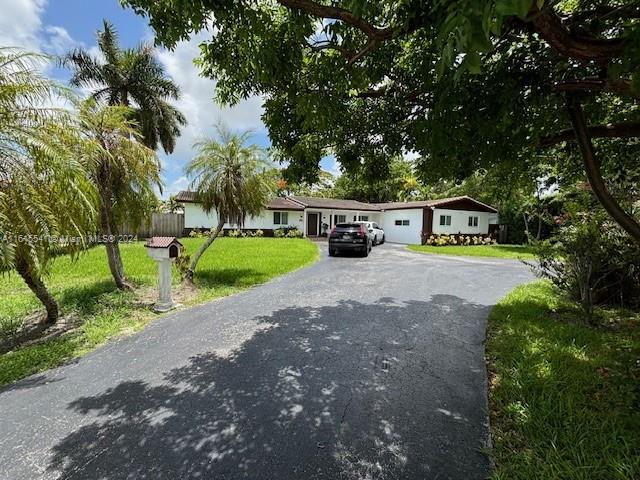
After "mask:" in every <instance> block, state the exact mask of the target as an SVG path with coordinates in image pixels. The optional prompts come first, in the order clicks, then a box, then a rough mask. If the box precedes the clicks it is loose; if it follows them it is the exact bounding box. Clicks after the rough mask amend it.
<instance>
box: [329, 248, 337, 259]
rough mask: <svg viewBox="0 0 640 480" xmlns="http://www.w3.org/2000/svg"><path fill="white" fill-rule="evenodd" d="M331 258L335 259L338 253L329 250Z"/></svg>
mask: <svg viewBox="0 0 640 480" xmlns="http://www.w3.org/2000/svg"><path fill="white" fill-rule="evenodd" d="M329 256H330V257H335V256H336V251H335V250H332V249H331V248H330V249H329Z"/></svg>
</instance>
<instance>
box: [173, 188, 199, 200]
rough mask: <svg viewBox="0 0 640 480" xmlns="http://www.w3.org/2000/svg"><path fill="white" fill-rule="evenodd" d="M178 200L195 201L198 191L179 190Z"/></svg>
mask: <svg viewBox="0 0 640 480" xmlns="http://www.w3.org/2000/svg"><path fill="white" fill-rule="evenodd" d="M176 200H177V201H178V202H187V203H195V202H196V192H190V191H188V190H182V191H181V192H178V194H177V195H176Z"/></svg>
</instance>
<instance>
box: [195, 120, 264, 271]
mask: <svg viewBox="0 0 640 480" xmlns="http://www.w3.org/2000/svg"><path fill="white" fill-rule="evenodd" d="M248 138H249V133H242V134H235V133H232V132H231V131H230V130H228V129H227V128H225V127H223V126H221V125H219V126H218V127H217V138H214V139H212V140H203V141H201V142H198V143H196V144H195V145H194V148H195V149H196V150H197V152H198V153H197V155H196V156H195V157H194V158H193V160H191V161H190V162H189V164H188V165H187V168H186V173H187V175H188V176H190V177H192V178H193V181H192V187H193V188H195V190H196V195H197V198H198V201H199V202H200V203H201V205H202V209H203V210H204V211H205V212H206V213H210V212H212V211H215V212H216V214H217V217H218V225H217V226H216V228H215V230H214V229H212V230H211V232H210V233H209V237H208V238H207V239H206V240H205V242H204V243H203V244H202V245H201V246H200V248H199V249H198V251H197V252H196V254H195V255H194V256H193V259H192V260H191V264H190V265H189V268H188V270H187V272H186V274H185V276H184V280H185V281H187V282H193V275H194V273H195V271H196V267H197V265H198V262H199V260H200V257H202V254H203V253H204V252H205V251H206V250H207V248H209V247H210V246H211V244H212V243H213V242H214V241H215V239H216V238H217V237H218V235H219V234H220V232H221V231H222V228H223V227H224V224H225V223H229V224H232V225H237V226H242V225H244V221H245V219H246V217H247V216H252V217H253V216H256V215H259V214H260V212H262V211H263V210H264V208H265V206H266V205H267V203H268V202H269V197H270V196H271V195H273V193H274V190H275V183H274V181H273V175H272V172H271V170H273V169H272V167H271V165H269V164H268V163H267V162H266V161H265V158H264V152H263V150H262V149H261V148H260V147H258V146H257V145H253V144H252V145H247V140H248Z"/></svg>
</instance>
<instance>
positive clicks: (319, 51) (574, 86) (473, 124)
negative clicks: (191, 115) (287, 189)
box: [124, 0, 640, 242]
mask: <svg viewBox="0 0 640 480" xmlns="http://www.w3.org/2000/svg"><path fill="white" fill-rule="evenodd" d="M124 3H126V4H128V5H132V6H133V7H134V8H135V9H136V11H137V12H138V13H141V14H145V15H148V16H149V18H150V22H151V25H152V26H153V27H154V28H155V30H156V32H157V34H158V40H159V41H160V42H163V43H164V44H166V45H169V46H171V45H173V44H175V42H176V41H178V40H180V39H184V38H187V37H188V36H189V35H190V34H191V33H192V32H194V31H197V30H201V29H204V28H208V29H210V30H211V31H215V32H216V33H215V35H213V36H212V38H211V39H210V40H209V41H207V42H205V43H204V44H203V46H202V49H201V56H200V58H199V59H198V61H199V64H200V66H201V68H202V71H203V72H204V74H206V75H208V76H210V77H212V78H214V79H215V80H216V81H217V88H216V92H217V96H218V98H219V99H220V100H221V101H223V102H226V103H234V102H236V101H238V100H239V99H241V98H244V97H246V96H248V95H262V96H263V97H264V98H265V114H264V119H265V122H266V123H267V126H268V127H269V133H270V138H271V140H272V142H273V144H274V145H275V147H277V148H278V149H280V150H281V151H282V152H284V153H283V154H284V155H285V156H287V157H288V158H289V159H290V164H289V169H290V170H291V171H292V172H294V173H295V174H297V175H300V176H305V175H313V174H314V173H315V172H316V171H317V164H318V160H319V159H320V158H321V157H322V156H323V155H325V154H326V153H327V151H331V152H333V153H334V154H335V155H336V157H337V158H338V160H339V161H340V162H341V164H342V165H343V167H344V168H345V169H347V170H357V169H359V168H361V166H364V167H365V168H366V169H367V170H368V172H369V176H370V178H377V177H380V176H381V175H388V161H387V159H388V158H390V157H391V156H393V155H397V154H400V153H401V152H402V151H403V150H409V151H415V152H418V153H419V154H420V155H421V157H420V161H419V163H418V168H419V171H420V173H421V175H423V176H425V177H429V178H431V179H435V180H438V179H440V178H451V179H463V178H466V177H467V176H469V175H470V174H471V173H473V172H474V171H476V170H478V169H480V168H485V169H487V170H492V169H494V168H496V167H497V166H500V167H501V169H502V171H504V172H509V175H510V176H512V175H514V176H517V175H519V174H524V175H528V174H529V172H528V170H529V167H530V166H531V164H533V165H534V166H535V167H537V165H538V164H539V163H540V162H541V161H544V162H545V163H547V164H548V165H554V164H555V162H556V159H557V150H558V149H557V148H554V149H553V150H552V151H550V152H546V151H544V150H542V149H541V148H542V147H548V146H555V145H558V142H569V143H573V142H576V143H577V144H578V145H579V146H580V149H579V151H578V150H576V149H574V147H572V146H570V147H569V148H570V149H571V152H572V153H571V162H572V163H574V162H576V161H577V160H578V159H579V160H580V161H581V162H582V168H581V170H582V175H583V176H584V175H586V176H587V178H588V180H589V182H590V184H591V186H592V188H593V192H594V194H595V195H596V196H597V197H598V199H599V201H600V202H601V203H602V205H603V206H604V207H605V208H606V210H607V211H608V212H609V214H610V215H611V216H612V217H613V218H614V219H615V220H616V221H617V222H618V223H619V224H620V225H621V226H622V227H623V228H624V229H625V230H626V231H627V233H629V234H630V235H631V236H632V237H634V238H635V239H636V240H637V241H639V242H640V225H638V222H637V219H635V218H634V217H633V216H632V215H631V214H630V213H629V208H628V207H627V208H626V210H625V208H624V207H625V199H621V198H619V197H618V198H615V197H614V196H613V195H611V191H610V189H611V185H610V182H606V181H605V180H604V176H605V174H606V173H607V172H608V171H611V170H613V169H615V168H616V167H618V166H620V165H621V164H626V165H628V162H629V161H630V160H629V156H626V155H618V156H616V157H614V158H607V157H605V156H604V155H601V156H600V157H598V156H597V155H596V152H595V148H596V147H598V148H606V146H607V142H608V141H610V140H611V139H616V142H617V146H618V152H621V151H625V150H626V149H629V148H632V147H633V145H634V142H637V141H636V140H635V138H637V137H638V136H639V135H640V121H639V118H638V116H639V115H638V108H637V105H636V102H635V97H637V95H638V92H639V89H638V85H639V84H640V82H639V72H640V67H639V65H640V61H639V57H640V48H639V47H640V25H639V22H638V19H639V18H640V7H638V5H637V3H636V2H635V1H634V0H616V1H614V2H610V1H609V2H605V1H598V0H579V1H576V2H551V1H549V0H541V1H535V2H534V1H533V0H452V1H448V2H424V1H421V0H408V1H403V2H396V1H393V0H382V1H378V2H368V1H365V0H340V1H334V2H324V1H313V0H277V1H276V2H231V1H219V2H196V3H195V4H194V2H190V1H187V0H178V1H176V0H153V1H152V0H125V1H124ZM210 21H211V22H212V23H213V24H212V25H211V24H210V23H209V22H210ZM565 97H566V99H565ZM583 110H584V111H583ZM587 118H589V120H590V121H589V122H587V120H586V119H587ZM601 138H602V139H607V140H600V139H601ZM593 139H597V140H595V145H594V140H593ZM624 157H626V158H624Z"/></svg>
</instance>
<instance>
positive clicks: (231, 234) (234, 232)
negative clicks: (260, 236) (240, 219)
mask: <svg viewBox="0 0 640 480" xmlns="http://www.w3.org/2000/svg"><path fill="white" fill-rule="evenodd" d="M227 236H229V237H231V238H238V237H241V236H242V232H241V231H240V229H239V228H236V229H234V230H229V233H227Z"/></svg>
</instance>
